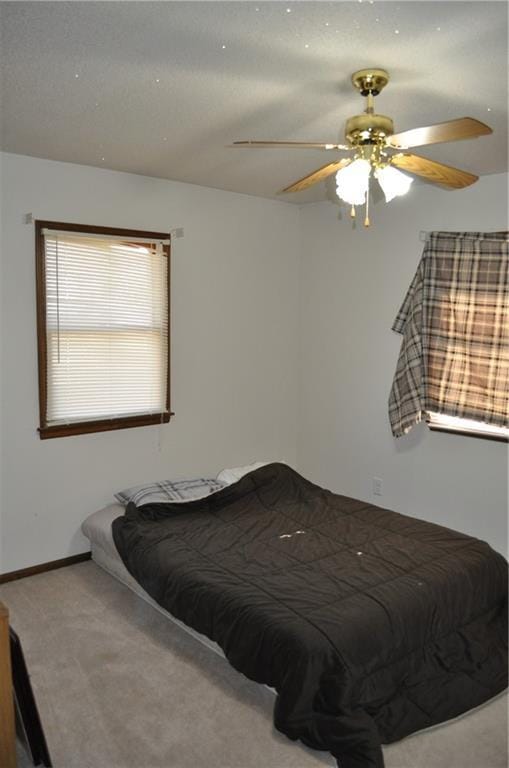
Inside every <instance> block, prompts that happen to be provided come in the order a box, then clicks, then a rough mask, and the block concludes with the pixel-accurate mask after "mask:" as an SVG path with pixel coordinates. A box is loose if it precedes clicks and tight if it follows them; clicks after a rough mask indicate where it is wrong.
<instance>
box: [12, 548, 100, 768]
mask: <svg viewBox="0 0 509 768" xmlns="http://www.w3.org/2000/svg"><path fill="white" fill-rule="evenodd" d="M91 557H92V553H91V552H81V553H80V554H79V555H71V557H63V558H62V559H61V560H51V561H50V562H49V563H39V565H32V566H30V567H29V568H21V569H20V570H19V571H10V572H9V573H0V584H6V583H7V582H8V581H16V579H24V578H25V577H26V576H35V575H36V574H37V573H44V572H45V571H55V570H56V569H57V568H65V567H66V566H67V565H74V564H75V563H83V562H85V561H86V560H90V558H91ZM0 766H2V768H3V765H2V763H0Z"/></svg>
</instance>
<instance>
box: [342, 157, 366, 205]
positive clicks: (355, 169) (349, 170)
mask: <svg viewBox="0 0 509 768" xmlns="http://www.w3.org/2000/svg"><path fill="white" fill-rule="evenodd" d="M370 173H371V165H370V164H369V162H368V161H367V160H362V159H361V158H359V159H358V160H354V161H353V163H350V165H347V166H346V168H342V169H341V170H340V171H338V172H337V174H336V185H337V186H336V192H337V195H338V197H340V198H341V200H344V201H345V203H349V205H363V203H365V202H366V192H367V191H368V186H369V174H370Z"/></svg>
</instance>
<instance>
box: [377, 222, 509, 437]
mask: <svg viewBox="0 0 509 768" xmlns="http://www.w3.org/2000/svg"><path fill="white" fill-rule="evenodd" d="M392 328H393V330H394V331H396V332H397V333H401V334H402V335H403V342H402V344H401V351H400V355H399V360H398V365H397V368H396V373H395V376H394V381H393V384H392V389H391V394H390V398H389V418H390V422H391V428H392V432H393V434H394V435H395V436H396V437H400V436H401V435H403V434H405V433H406V432H408V431H409V430H410V429H411V428H412V427H413V426H414V424H418V423H419V422H420V421H421V420H422V419H423V418H426V413H427V412H429V411H432V412H437V413H441V414H446V415H448V416H456V417H460V418H465V419H474V420H475V421H481V422H486V423H488V424H494V425H497V426H505V427H507V426H509V233H508V232H489V233H482V232H432V233H431V234H430V235H429V237H428V240H427V242H426V247H425V249H424V253H423V256H422V259H421V262H420V264H419V267H418V269H417V272H416V274H415V277H414V279H413V281H412V284H411V286H410V288H409V290H408V293H407V295H406V297H405V300H404V302H403V305H402V307H401V309H400V311H399V312H398V315H397V317H396V320H395V321H394V325H393V326H392Z"/></svg>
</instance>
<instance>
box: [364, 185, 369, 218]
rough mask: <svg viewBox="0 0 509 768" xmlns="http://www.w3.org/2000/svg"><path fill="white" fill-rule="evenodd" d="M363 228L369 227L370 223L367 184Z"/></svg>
mask: <svg viewBox="0 0 509 768" xmlns="http://www.w3.org/2000/svg"><path fill="white" fill-rule="evenodd" d="M364 226H365V227H369V226H370V221H369V182H368V190H367V192H366V217H365V219H364Z"/></svg>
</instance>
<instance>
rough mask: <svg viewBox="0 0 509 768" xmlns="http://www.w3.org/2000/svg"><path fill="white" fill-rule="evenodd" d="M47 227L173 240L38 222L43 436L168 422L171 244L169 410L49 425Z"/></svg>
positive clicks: (126, 231)
mask: <svg viewBox="0 0 509 768" xmlns="http://www.w3.org/2000/svg"><path fill="white" fill-rule="evenodd" d="M44 229H53V230H62V231H64V232H76V233H80V232H83V233H84V234H97V235H113V236H115V237H116V236H118V237H119V239H120V238H121V239H123V240H124V239H128V238H130V237H143V238H149V239H151V238H153V239H154V240H170V235H169V233H168V232H146V231H141V230H135V229H117V228H112V227H95V226H91V225H89V224H86V225H85V224H66V223H63V222H60V221H40V220H37V221H36V222H35V266H36V297H37V351H38V367H39V428H38V432H39V437H40V438H41V440H46V439H48V438H52V437H67V436H69V435H84V434H88V433H92V432H109V431H111V430H114V429H130V428H132V427H144V426H147V425H150V424H165V423H168V422H169V421H170V418H171V416H173V415H174V414H173V413H172V412H171V409H170V369H171V365H170V335H171V334H170V285H171V278H170V271H171V270H170V264H171V261H170V255H171V249H170V245H169V244H168V245H164V246H163V250H164V253H165V255H166V258H167V292H168V294H167V311H168V350H167V374H166V410H165V411H164V412H162V413H147V414H141V415H137V416H125V417H123V416H121V417H115V418H111V419H97V420H87V421H79V422H70V423H68V424H53V425H48V423H47V418H46V413H47V402H48V399H47V398H48V391H47V364H48V355H47V338H46V280H45V273H46V270H45V256H46V253H45V246H44V235H43V230H44Z"/></svg>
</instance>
